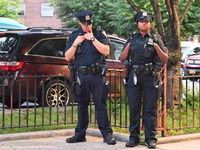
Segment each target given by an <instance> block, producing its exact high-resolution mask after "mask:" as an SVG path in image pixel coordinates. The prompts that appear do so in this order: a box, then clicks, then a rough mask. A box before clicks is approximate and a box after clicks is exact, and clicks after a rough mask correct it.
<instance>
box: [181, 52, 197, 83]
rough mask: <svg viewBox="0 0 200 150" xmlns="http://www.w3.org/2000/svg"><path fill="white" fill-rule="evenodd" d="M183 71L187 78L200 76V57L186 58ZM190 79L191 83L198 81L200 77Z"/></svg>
mask: <svg viewBox="0 0 200 150" xmlns="http://www.w3.org/2000/svg"><path fill="white" fill-rule="evenodd" d="M183 70H184V73H185V75H186V76H191V75H200V55H195V56H191V57H188V58H186V60H185V63H184V65H183ZM189 79H190V80H191V81H193V80H194V81H197V80H198V79H199V77H190V78H189Z"/></svg>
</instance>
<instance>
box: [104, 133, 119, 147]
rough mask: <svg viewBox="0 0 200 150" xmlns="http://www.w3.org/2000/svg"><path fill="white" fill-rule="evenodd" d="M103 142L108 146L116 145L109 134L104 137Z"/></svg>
mask: <svg viewBox="0 0 200 150" xmlns="http://www.w3.org/2000/svg"><path fill="white" fill-rule="evenodd" d="M103 142H105V143H107V144H108V145H114V144H116V141H115V139H114V138H113V137H112V134H111V133H108V134H107V135H106V137H105V138H104V139H103Z"/></svg>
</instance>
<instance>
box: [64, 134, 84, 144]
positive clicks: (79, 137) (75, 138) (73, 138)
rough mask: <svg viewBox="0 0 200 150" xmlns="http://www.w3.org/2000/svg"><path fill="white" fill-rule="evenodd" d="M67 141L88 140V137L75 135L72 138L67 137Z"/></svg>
mask: <svg viewBox="0 0 200 150" xmlns="http://www.w3.org/2000/svg"><path fill="white" fill-rule="evenodd" d="M66 142H67V143H77V142H86V138H85V137H81V136H77V135H74V136H72V137H71V138H67V139H66Z"/></svg>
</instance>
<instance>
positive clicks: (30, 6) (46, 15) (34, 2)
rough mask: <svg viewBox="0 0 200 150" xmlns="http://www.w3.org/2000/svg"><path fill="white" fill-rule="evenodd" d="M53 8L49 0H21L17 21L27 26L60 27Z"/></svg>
mask: <svg viewBox="0 0 200 150" xmlns="http://www.w3.org/2000/svg"><path fill="white" fill-rule="evenodd" d="M55 9H56V8H53V7H51V6H50V0H23V1H22V2H21V7H20V8H19V10H20V13H19V22H20V23H22V24H23V25H25V26H27V27H53V28H61V21H60V19H58V18H57V16H56V15H55V14H54V11H55Z"/></svg>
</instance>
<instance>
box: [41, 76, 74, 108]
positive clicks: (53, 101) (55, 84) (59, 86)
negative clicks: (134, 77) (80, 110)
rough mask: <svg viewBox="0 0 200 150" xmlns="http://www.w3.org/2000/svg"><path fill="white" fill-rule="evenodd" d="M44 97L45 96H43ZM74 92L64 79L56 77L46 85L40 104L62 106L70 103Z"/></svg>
mask: <svg viewBox="0 0 200 150" xmlns="http://www.w3.org/2000/svg"><path fill="white" fill-rule="evenodd" d="M43 97H44V98H43ZM71 98H72V92H71V88H70V86H69V85H68V84H67V83H65V82H64V81H62V80H57V79H54V80H52V81H49V82H48V83H47V84H46V85H45V87H44V94H41V96H40V100H39V105H40V106H41V107H43V106H44V107H62V106H67V105H69V104H70V101H71Z"/></svg>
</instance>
